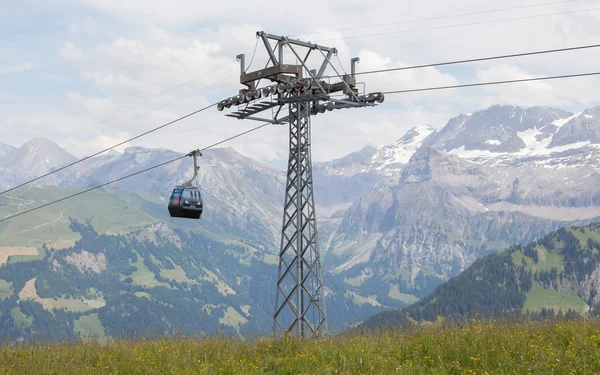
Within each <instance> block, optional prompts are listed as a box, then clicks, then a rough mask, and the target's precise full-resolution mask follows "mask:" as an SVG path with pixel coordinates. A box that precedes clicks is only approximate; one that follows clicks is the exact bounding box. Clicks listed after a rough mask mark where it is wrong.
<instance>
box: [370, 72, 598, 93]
mask: <svg viewBox="0 0 600 375" xmlns="http://www.w3.org/2000/svg"><path fill="white" fill-rule="evenodd" d="M597 75H600V72H592V73H578V74H566V75H560V76H549V77H537V78H523V79H511V80H506V81H492V82H479V83H467V84H462V85H452V86H435V87H424V88H418V89H408V90H394V91H382V92H381V93H382V94H384V95H390V94H404V93H410V92H420V91H435V90H447V89H458V88H463V87H475V86H491V85H503V84H507V83H519V82H532V81H546V80H552V79H564V78H575V77H589V76H597Z"/></svg>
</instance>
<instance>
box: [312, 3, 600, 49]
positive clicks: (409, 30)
mask: <svg viewBox="0 0 600 375" xmlns="http://www.w3.org/2000/svg"><path fill="white" fill-rule="evenodd" d="M596 10H600V7H598V8H588V9H577V10H570V11H564V12H556V13H546V14H537V15H531V16H521V17H510V18H501V19H498V20H490V21H478V22H469V23H461V24H456V25H445V26H433V27H424V28H420V29H408V30H399V31H390V32H385V33H375V34H363V35H354V36H345V37H341V38H331V39H319V40H313V41H311V42H313V43H316V42H331V41H336V40H349V39H360V38H368V37H373V36H383V35H391V34H403V33H411V32H417V31H428V30H441V29H450V28H456V27H463V26H475V25H485V24H488V23H499V22H505V21H517V20H528V19H534V18H542V17H551V16H558V15H563V14H573V13H580V12H592V11H596Z"/></svg>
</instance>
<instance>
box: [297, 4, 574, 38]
mask: <svg viewBox="0 0 600 375" xmlns="http://www.w3.org/2000/svg"><path fill="white" fill-rule="evenodd" d="M575 1H578V0H561V1H551V2H546V3H538V4H530V5H520V6H514V7H509V8H497V9H489V10H480V11H476V12H468V13H458V14H450V15H447V16H435V17H426V18H416V19H412V20H404V21H396V22H387V23H379V24H372V25H363V26H354V27H346V28H343V29H331V30H323V31H316V32H313V33H305V34H294V35H289V36H290V37H301V36H308V35H319V34H326V33H332V32H335V31H349V30H359V29H370V28H373V27H381V26H392V25H400V24H406V23H416V22H422V21H435V20H441V19H447V18H456V17H465V16H475V15H479V14H486V13H495V12H503V11H507V10H518V9H526V8H536V7H541V6H546V5H556V4H562V3H572V2H575Z"/></svg>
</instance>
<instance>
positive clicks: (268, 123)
mask: <svg viewBox="0 0 600 375" xmlns="http://www.w3.org/2000/svg"><path fill="white" fill-rule="evenodd" d="M267 125H271V123H270V122H267V123H264V124H262V125H260V126H257V127H255V128H252V129H250V130H247V131H245V132H242V133H239V134H236V135H234V136H232V137H229V138H226V139H224V140H222V141H219V142H217V143H213V144H212V145H210V146H206V147H204V148H202V149H200V151H205V150H208V149H209V148H213V147H215V146H218V145H220V144H222V143H225V142H227V141H230V140H232V139H235V138H238V137H241V136H242V135H245V134H248V133H251V132H253V131H256V130H258V129H261V128H263V127H265V126H267ZM187 156H189V154H186V155H183V156H179V157H177V158H175V159H171V160H168V161H166V162H164V163H160V164H157V165H154V166H152V167H148V168H145V169H142V170H141V171H138V172H135V173H132V174H129V175H126V176H123V177H119V178H117V179H114V180H111V181H108V182H105V183H103V184H101V185H97V186H94V187H91V188H89V189H86V190H83V191H80V192H78V193H75V194H71V195H69V196H66V197H64V198H61V199H57V200H55V201H52V202H49V203H45V204H43V205H41V206H37V207H34V208H31V209H29V210H26V211H23V212H19V213H18V214H14V215H11V216H8V217H5V218H3V219H0V223H2V222H3V221H7V220H10V219H13V218H15V217H17V216H21V215H25V214H27V213H30V212H33V211H37V210H40V209H42V208H45V207H48V206H51V205H53V204H56V203H59V202H63V201H65V200H67V199H71V198H75V197H77V196H79V195H82V194H85V193H89V192H90V191H93V190H97V189H100V188H103V187H105V186H108V185H111V184H114V183H116V182H119V181H123V180H125V179H127V178H130V177H133V176H137V175H139V174H142V173H145V172H148V171H151V170H153V169H156V168H159V167H162V166H164V165H167V164H170V163H174V162H176V161H178V160H181V159H183V158H186V157H187Z"/></svg>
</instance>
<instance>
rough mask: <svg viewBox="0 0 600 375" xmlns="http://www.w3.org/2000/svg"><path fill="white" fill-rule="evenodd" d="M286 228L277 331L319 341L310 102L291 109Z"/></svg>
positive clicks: (321, 308) (321, 316) (322, 324)
mask: <svg viewBox="0 0 600 375" xmlns="http://www.w3.org/2000/svg"><path fill="white" fill-rule="evenodd" d="M289 115H290V130H289V142H290V150H289V151H290V154H289V159H288V171H287V182H286V189H285V205H284V210H283V227H282V233H281V247H280V252H279V272H278V276H277V295H276V299H275V300H276V302H275V315H274V323H273V324H274V327H273V330H274V331H277V328H279V330H280V331H281V332H282V333H296V334H298V335H301V336H307V335H310V336H317V335H320V334H322V333H324V332H325V331H326V330H327V318H326V314H325V298H324V290H323V279H322V274H321V259H320V256H319V248H318V242H317V220H316V212H315V201H314V194H313V181H312V161H311V152H310V103H306V102H300V103H296V104H294V105H291V106H290V110H289Z"/></svg>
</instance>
